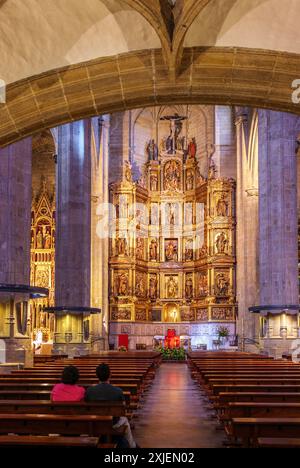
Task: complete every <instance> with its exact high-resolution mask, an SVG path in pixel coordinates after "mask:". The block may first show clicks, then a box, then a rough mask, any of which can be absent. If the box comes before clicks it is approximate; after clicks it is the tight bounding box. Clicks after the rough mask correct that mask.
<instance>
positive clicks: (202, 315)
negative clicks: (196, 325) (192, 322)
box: [196, 309, 209, 322]
mask: <svg viewBox="0 0 300 468" xmlns="http://www.w3.org/2000/svg"><path fill="white" fill-rule="evenodd" d="M208 319H209V313H208V309H197V312H196V320H197V322H207V321H208Z"/></svg>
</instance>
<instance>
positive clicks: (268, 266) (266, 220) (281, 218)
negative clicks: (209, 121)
mask: <svg viewBox="0 0 300 468" xmlns="http://www.w3.org/2000/svg"><path fill="white" fill-rule="evenodd" d="M297 123H298V117H296V116H293V115H292V114H285V113H279V112H273V111H265V110H261V111H259V192H260V198H259V257H260V267H259V273H260V305H267V306H270V305H271V306H272V305H274V306H284V305H297V304H298V303H299V286H298V219H297V160H296V159H297V158H296V154H295V141H296V137H297ZM278 312H279V313H280V311H278ZM291 312H294V313H295V311H290V312H289V313H291ZM273 313H274V312H273ZM287 318H288V321H290V322H291V320H292V319H291V318H290V317H287ZM294 321H295V322H296V318H294ZM275 322H276V323H281V322H282V321H281V320H278V319H277V320H275V319H274V327H275V328H277V325H276V323H275ZM272 326H273V325H272ZM279 328H280V326H279ZM291 328H292V325H291ZM278 334H280V330H279V331H278V330H277V331H276V333H275V336H273V339H270V340H266V341H265V348H266V349H267V350H268V351H270V352H271V353H272V354H276V355H278V356H281V354H282V352H285V351H288V350H289V347H290V344H291V341H292V340H287V339H276V335H278ZM288 334H289V332H288ZM277 338H278V336H277Z"/></svg>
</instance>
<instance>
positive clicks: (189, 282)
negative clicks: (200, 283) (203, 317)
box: [185, 277, 193, 300]
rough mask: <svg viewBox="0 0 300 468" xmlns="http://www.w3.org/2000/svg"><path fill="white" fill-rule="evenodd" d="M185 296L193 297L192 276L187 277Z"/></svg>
mask: <svg viewBox="0 0 300 468" xmlns="http://www.w3.org/2000/svg"><path fill="white" fill-rule="evenodd" d="M185 297H186V299H189V300H190V299H192V298H193V279H192V278H191V277H189V278H187V280H186V283H185Z"/></svg>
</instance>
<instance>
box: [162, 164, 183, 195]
mask: <svg viewBox="0 0 300 468" xmlns="http://www.w3.org/2000/svg"><path fill="white" fill-rule="evenodd" d="M164 175H165V177H164V189H165V190H168V191H172V192H173V191H179V190H180V180H181V175H180V168H179V164H178V163H177V162H176V161H174V160H173V161H169V162H168V163H167V164H166V165H165V171H164Z"/></svg>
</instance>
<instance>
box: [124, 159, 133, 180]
mask: <svg viewBox="0 0 300 468" xmlns="http://www.w3.org/2000/svg"><path fill="white" fill-rule="evenodd" d="M125 180H126V182H132V170H131V166H130V163H129V162H128V161H126V162H125Z"/></svg>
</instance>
